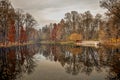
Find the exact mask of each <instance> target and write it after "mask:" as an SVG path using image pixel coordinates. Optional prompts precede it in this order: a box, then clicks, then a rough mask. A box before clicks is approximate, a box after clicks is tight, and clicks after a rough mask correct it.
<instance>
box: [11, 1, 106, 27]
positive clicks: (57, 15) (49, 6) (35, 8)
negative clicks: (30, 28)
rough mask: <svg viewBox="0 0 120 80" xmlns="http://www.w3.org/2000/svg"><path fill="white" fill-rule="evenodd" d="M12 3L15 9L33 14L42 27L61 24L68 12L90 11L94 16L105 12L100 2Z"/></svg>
mask: <svg viewBox="0 0 120 80" xmlns="http://www.w3.org/2000/svg"><path fill="white" fill-rule="evenodd" d="M11 2H12V4H13V6H14V7H15V8H20V9H23V10H24V11H25V12H29V13H30V14H32V15H33V16H34V18H35V19H36V20H37V21H38V23H39V25H40V27H42V26H44V25H46V24H49V23H54V22H59V21H60V20H61V19H62V18H64V14H65V13H66V12H71V11H78V12H80V13H83V12H85V11H87V10H90V11H91V13H92V14H93V15H95V14H96V13H101V14H103V13H104V12H105V10H104V9H102V8H100V7H99V0H11Z"/></svg>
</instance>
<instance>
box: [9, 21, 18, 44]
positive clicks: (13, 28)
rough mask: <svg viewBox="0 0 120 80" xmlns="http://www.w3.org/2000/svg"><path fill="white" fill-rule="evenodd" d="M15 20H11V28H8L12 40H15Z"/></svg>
mask: <svg viewBox="0 0 120 80" xmlns="http://www.w3.org/2000/svg"><path fill="white" fill-rule="evenodd" d="M14 23H15V22H14V21H11V22H10V26H9V30H8V41H10V42H15V33H16V31H15V26H14Z"/></svg>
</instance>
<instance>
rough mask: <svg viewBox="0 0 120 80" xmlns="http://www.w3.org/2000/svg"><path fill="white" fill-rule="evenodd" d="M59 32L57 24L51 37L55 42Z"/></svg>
mask: <svg viewBox="0 0 120 80" xmlns="http://www.w3.org/2000/svg"><path fill="white" fill-rule="evenodd" d="M57 30H58V26H57V24H54V28H53V30H52V35H51V39H52V40H54V41H56V37H57Z"/></svg>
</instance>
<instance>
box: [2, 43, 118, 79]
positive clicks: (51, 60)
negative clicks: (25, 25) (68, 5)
mask: <svg viewBox="0 0 120 80" xmlns="http://www.w3.org/2000/svg"><path fill="white" fill-rule="evenodd" d="M119 76H120V48H114V47H113V48H112V47H98V48H94V47H75V46H73V47H72V46H71V47H70V46H57V45H28V46H23V47H11V48H0V80H120V77H119Z"/></svg>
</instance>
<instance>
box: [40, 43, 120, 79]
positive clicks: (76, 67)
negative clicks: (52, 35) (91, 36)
mask: <svg viewBox="0 0 120 80" xmlns="http://www.w3.org/2000/svg"><path fill="white" fill-rule="evenodd" d="M42 48H43V47H41V50H42V52H41V54H43V56H45V57H46V58H47V59H49V60H51V61H53V60H54V61H55V62H56V61H58V62H59V63H60V64H61V65H62V66H63V67H64V68H65V71H66V73H68V74H72V75H78V74H79V73H84V74H86V75H88V76H89V75H90V74H91V73H92V72H93V71H96V72H97V73H100V72H103V71H104V72H107V76H105V75H104V74H103V75H104V76H105V79H106V80H119V79H120V77H119V76H120V48H109V47H100V48H92V47H68V46H56V45H54V46H50V45H47V46H44V49H42ZM94 75H95V74H94Z"/></svg>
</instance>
